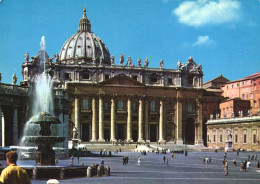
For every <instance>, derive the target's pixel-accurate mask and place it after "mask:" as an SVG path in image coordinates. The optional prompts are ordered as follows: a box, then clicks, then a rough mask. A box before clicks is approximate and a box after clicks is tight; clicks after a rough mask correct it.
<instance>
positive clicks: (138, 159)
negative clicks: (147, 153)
mask: <svg viewBox="0 0 260 184" xmlns="http://www.w3.org/2000/svg"><path fill="white" fill-rule="evenodd" d="M137 165H141V157H140V156H138V158H137Z"/></svg>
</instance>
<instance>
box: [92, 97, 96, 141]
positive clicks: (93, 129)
mask: <svg viewBox="0 0 260 184" xmlns="http://www.w3.org/2000/svg"><path fill="white" fill-rule="evenodd" d="M96 127H97V108H96V98H95V96H93V97H92V127H91V128H92V130H91V132H92V138H91V142H96V141H97V129H96Z"/></svg>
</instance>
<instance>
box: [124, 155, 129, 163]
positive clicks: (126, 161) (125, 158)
mask: <svg viewBox="0 0 260 184" xmlns="http://www.w3.org/2000/svg"><path fill="white" fill-rule="evenodd" d="M128 160H129V157H128V156H124V157H123V165H126V164H128Z"/></svg>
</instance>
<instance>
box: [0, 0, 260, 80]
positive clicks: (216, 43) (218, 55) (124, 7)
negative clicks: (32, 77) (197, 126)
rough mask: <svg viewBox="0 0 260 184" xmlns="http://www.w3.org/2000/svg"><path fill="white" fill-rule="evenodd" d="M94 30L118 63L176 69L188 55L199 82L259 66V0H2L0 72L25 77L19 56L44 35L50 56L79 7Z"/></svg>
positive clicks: (74, 23) (72, 26)
mask: <svg viewBox="0 0 260 184" xmlns="http://www.w3.org/2000/svg"><path fill="white" fill-rule="evenodd" d="M84 5H86V9H87V17H88V18H89V20H90V23H91V26H92V32H93V33H94V34H96V35H97V36H99V37H100V38H101V39H102V40H103V41H104V42H105V44H106V45H107V47H108V49H109V51H110V54H111V55H114V56H115V62H116V64H118V63H119V56H120V54H124V55H125V57H128V56H131V58H132V60H133V62H134V64H135V65H137V59H138V58H139V57H141V59H142V62H144V59H145V58H146V57H147V58H148V59H149V62H150V64H149V67H155V68H159V62H160V60H161V59H163V60H164V67H165V68H169V69H176V68H177V62H178V60H181V62H182V63H183V62H186V61H187V59H188V58H189V57H190V56H191V57H193V58H194V60H195V62H196V63H197V64H200V63H201V64H202V67H203V72H204V79H203V80H204V82H206V81H208V80H210V79H213V78H215V77H217V76H219V75H220V74H223V76H225V77H226V78H228V79H229V80H236V79H241V78H243V77H245V76H248V75H251V74H253V73H256V72H259V71H260V64H259V63H260V1H259V0H241V1H239V0H198V1H181V0H85V1H84V0H22V1H21V0H0V72H1V73H2V82H4V83H11V82H12V75H13V73H16V75H17V77H18V82H20V81H21V80H22V74H21V67H22V63H23V62H24V54H25V53H26V52H29V54H30V57H31V56H36V55H37V53H38V50H39V49H40V40H41V37H42V36H43V35H44V36H45V40H46V50H47V53H48V55H49V56H51V57H53V55H54V54H55V53H59V52H60V49H61V47H62V45H63V44H64V42H65V41H66V40H67V39H68V38H69V37H70V36H71V35H73V34H75V33H76V32H77V29H78V23H79V19H80V18H81V17H82V15H83V13H82V9H83V6H84Z"/></svg>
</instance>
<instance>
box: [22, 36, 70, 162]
mask: <svg viewBox="0 0 260 184" xmlns="http://www.w3.org/2000/svg"><path fill="white" fill-rule="evenodd" d="M40 46H41V49H40V51H39V53H38V56H39V58H40V66H42V65H43V72H42V73H41V74H40V75H38V76H37V77H36V78H35V99H34V105H33V114H35V115H34V116H33V117H32V118H31V119H30V120H29V121H28V122H27V125H26V127H29V128H30V127H33V126H32V125H39V126H40V132H39V135H37V136H36V135H33V136H32V135H25V136H24V137H23V141H24V142H29V143H35V144H36V145H38V149H37V151H36V155H35V161H36V165H55V152H54V151H53V149H52V146H53V145H54V144H55V143H58V142H63V141H64V140H65V137H58V136H52V135H51V125H52V124H60V123H61V122H60V120H59V119H58V118H57V117H55V116H53V115H52V114H53V97H52V84H53V83H52V79H51V76H49V75H47V73H46V66H45V64H46V61H45V60H46V55H47V54H46V51H45V39H44V36H43V37H42V39H41V44H40ZM27 129H28V128H27Z"/></svg>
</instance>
